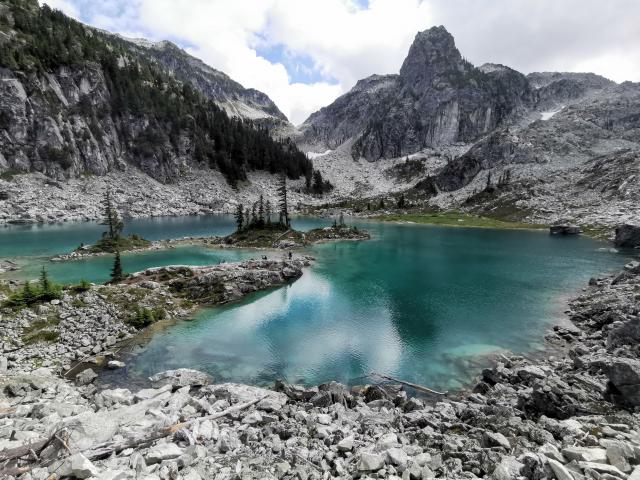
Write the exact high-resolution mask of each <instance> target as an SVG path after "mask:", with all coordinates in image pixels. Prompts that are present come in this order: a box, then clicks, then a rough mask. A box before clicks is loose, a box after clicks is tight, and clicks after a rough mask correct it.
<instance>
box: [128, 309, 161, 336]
mask: <svg viewBox="0 0 640 480" xmlns="http://www.w3.org/2000/svg"><path fill="white" fill-rule="evenodd" d="M166 317H167V312H166V311H165V310H164V309H163V308H162V307H155V308H153V309H149V308H146V307H139V306H136V308H135V310H134V312H133V315H132V316H131V317H129V319H128V320H127V323H128V324H129V325H131V326H133V327H135V328H137V329H139V330H140V329H143V328H145V327H148V326H149V325H151V324H153V323H155V322H159V321H160V320H164V319H165V318H166Z"/></svg>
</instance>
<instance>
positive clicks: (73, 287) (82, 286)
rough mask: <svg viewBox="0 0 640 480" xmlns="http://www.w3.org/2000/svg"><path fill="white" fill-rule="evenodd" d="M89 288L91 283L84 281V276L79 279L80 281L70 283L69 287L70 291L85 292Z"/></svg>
mask: <svg viewBox="0 0 640 480" xmlns="http://www.w3.org/2000/svg"><path fill="white" fill-rule="evenodd" d="M90 289H91V283H89V282H88V281H86V280H85V279H84V278H83V279H82V280H80V283H77V284H75V285H71V286H70V287H69V290H71V291H72V292H76V293H82V292H86V291H88V290H90Z"/></svg>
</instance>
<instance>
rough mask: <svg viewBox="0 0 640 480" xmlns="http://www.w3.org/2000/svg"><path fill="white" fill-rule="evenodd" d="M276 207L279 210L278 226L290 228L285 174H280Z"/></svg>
mask: <svg viewBox="0 0 640 480" xmlns="http://www.w3.org/2000/svg"><path fill="white" fill-rule="evenodd" d="M278 197H279V201H278V207H279V209H280V224H281V225H282V226H284V227H286V228H290V227H291V221H290V220H289V205H288V204H287V174H286V173H285V172H282V175H281V176H280V184H279V186H278Z"/></svg>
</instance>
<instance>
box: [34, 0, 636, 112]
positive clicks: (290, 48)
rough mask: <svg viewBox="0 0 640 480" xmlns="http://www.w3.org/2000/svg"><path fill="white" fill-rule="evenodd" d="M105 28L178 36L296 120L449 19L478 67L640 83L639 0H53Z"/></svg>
mask: <svg viewBox="0 0 640 480" xmlns="http://www.w3.org/2000/svg"><path fill="white" fill-rule="evenodd" d="M44 1H45V2H46V3H48V4H49V5H50V6H52V7H54V8H59V9H61V10H63V11H64V12H65V13H67V14H69V15H71V16H73V17H75V18H77V19H79V20H81V21H83V22H85V23H88V24H90V25H94V26H96V27H100V28H104V29H107V30H110V31H113V32H118V33H121V34H123V35H125V36H129V37H144V38H148V39H151V40H163V39H169V40H172V41H174V42H175V43H177V44H179V45H180V46H182V47H183V48H185V49H186V50H187V51H188V52H189V53H191V54H193V55H195V56H197V57H199V58H201V59H202V60H204V61H205V62H207V63H208V64H210V65H211V66H213V67H214V68H217V69H219V70H222V71H224V72H225V73H227V74H228V75H230V76H231V77H232V78H233V79H235V80H237V81H239V82H240V83H242V84H243V85H244V86H245V87H253V88H257V89H258V90H262V91H263V92H265V93H267V94H268V95H269V96H270V97H271V98H272V99H273V100H274V101H275V102H276V104H277V105H278V107H280V109H281V110H282V111H283V112H284V113H285V114H286V115H287V117H289V119H290V120H291V121H292V122H293V123H296V124H298V123H301V122H302V121H303V120H304V119H305V118H306V117H307V116H308V115H309V114H310V113H312V112H313V111H315V110H317V109H318V108H320V107H322V106H324V105H327V104H328V103H330V102H331V101H332V100H334V99H335V98H336V97H337V96H339V95H340V94H342V93H344V92H346V91H348V90H349V89H350V88H351V87H352V86H353V85H354V83H355V82H356V81H357V80H358V79H360V78H364V77H366V76H368V75H371V74H373V73H380V74H384V73H396V72H397V71H398V70H399V68H400V65H401V64H402V61H403V59H404V57H405V55H406V52H407V50H408V48H409V45H410V44H411V41H412V40H413V37H414V36H415V34H416V32H418V31H420V30H424V29H426V28H429V27H430V26H433V25H444V26H445V27H446V28H447V29H448V30H449V31H450V32H451V33H452V34H453V35H454V36H455V38H456V44H457V46H458V48H459V49H460V51H461V52H462V55H463V56H465V57H466V58H467V59H469V60H470V61H472V62H473V63H474V64H478V65H479V64H482V63H484V62H494V63H503V64H505V65H509V66H511V67H513V68H516V69H518V70H520V71H522V72H524V73H528V72H532V71H541V70H562V71H593V72H596V73H599V74H601V75H604V76H606V77H608V78H611V79H612V80H616V81H618V82H620V81H624V80H633V81H640V27H639V26H638V25H639V24H638V19H639V18H640V1H638V0H517V1H515V0H44Z"/></svg>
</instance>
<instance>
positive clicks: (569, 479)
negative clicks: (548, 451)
mask: <svg viewBox="0 0 640 480" xmlns="http://www.w3.org/2000/svg"><path fill="white" fill-rule="evenodd" d="M548 462H549V466H550V467H551V470H552V471H553V474H554V475H555V476H556V480H575V479H574V478H573V475H571V472H569V470H567V469H566V468H565V467H564V465H562V464H561V463H560V462H558V461H557V460H554V459H552V458H549V459H548Z"/></svg>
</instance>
